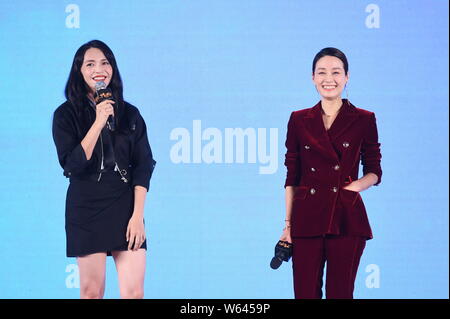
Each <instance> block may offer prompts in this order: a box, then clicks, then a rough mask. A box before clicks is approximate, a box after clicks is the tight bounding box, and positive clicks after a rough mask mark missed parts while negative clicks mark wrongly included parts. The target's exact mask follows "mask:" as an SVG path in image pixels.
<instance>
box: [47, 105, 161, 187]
mask: <svg viewBox="0 0 450 319" xmlns="http://www.w3.org/2000/svg"><path fill="white" fill-rule="evenodd" d="M115 114H116V115H117V116H116V121H117V122H116V127H117V128H116V130H115V131H114V132H110V131H109V130H108V129H107V128H106V125H105V127H104V128H103V130H102V132H101V135H100V136H99V138H98V140H97V144H96V145H95V148H94V151H93V153H92V157H91V158H90V159H89V160H87V158H86V154H85V152H84V150H83V148H82V146H81V141H82V140H83V138H84V137H85V136H86V134H87V132H88V130H89V129H90V128H91V126H92V124H93V123H94V120H95V117H96V115H95V109H94V107H92V106H90V105H86V106H85V107H81V108H80V107H77V106H73V105H72V104H71V103H70V102H68V101H66V102H65V103H63V104H61V105H60V106H59V107H58V108H57V109H56V110H55V112H54V113H53V127H52V131H53V140H54V142H55V145H56V151H57V153H58V160H59V163H60V164H61V167H62V168H63V169H64V173H63V174H64V176H66V177H68V178H80V179H91V180H92V179H95V180H100V179H101V174H102V173H103V172H105V171H108V170H113V169H114V167H115V163H117V166H118V169H119V171H120V174H121V175H122V177H123V178H122V180H123V181H124V182H127V183H131V185H132V186H133V187H134V186H135V185H140V186H143V187H145V188H146V189H147V191H148V189H149V184H150V178H151V176H152V173H153V170H154V168H155V164H156V162H155V160H154V159H153V155H152V150H151V148H150V144H149V142H148V138H147V128H146V125H145V121H144V119H143V118H142V116H141V114H140V113H139V110H138V109H137V108H136V107H135V106H133V105H131V104H129V103H127V102H124V104H123V105H122V106H119V110H117V111H116V113H115ZM108 143H110V144H109V145H112V146H111V147H109V145H108ZM108 148H109V152H108ZM108 160H109V161H112V163H113V166H111V165H106V167H105V165H103V166H104V168H103V169H102V168H101V166H102V162H103V163H105V162H108Z"/></svg>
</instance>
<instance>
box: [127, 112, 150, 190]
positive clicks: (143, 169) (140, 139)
mask: <svg viewBox="0 0 450 319" xmlns="http://www.w3.org/2000/svg"><path fill="white" fill-rule="evenodd" d="M135 138H136V140H135V144H134V148H133V152H132V157H131V165H132V166H133V183H132V184H133V187H134V186H136V185H139V186H143V187H145V188H146V189H147V192H148V190H149V186H150V179H151V177H152V174H153V170H154V169H155V165H156V161H155V160H154V159H153V154H152V149H151V148H150V143H149V142H148V137H147V126H146V125H145V121H144V119H143V118H142V116H141V114H140V113H138V115H137V120H136V135H135Z"/></svg>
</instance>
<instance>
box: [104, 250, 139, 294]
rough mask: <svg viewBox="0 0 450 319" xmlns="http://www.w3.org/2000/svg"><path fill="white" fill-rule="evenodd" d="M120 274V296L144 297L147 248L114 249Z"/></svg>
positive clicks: (113, 253)
mask: <svg viewBox="0 0 450 319" xmlns="http://www.w3.org/2000/svg"><path fill="white" fill-rule="evenodd" d="M112 255H113V257H114V261H115V263H116V269H117V273H118V276H119V287H120V297H121V298H123V299H142V298H144V277H145V261H146V250H145V249H143V248H141V249H138V250H137V251H132V250H126V251H113V252H112Z"/></svg>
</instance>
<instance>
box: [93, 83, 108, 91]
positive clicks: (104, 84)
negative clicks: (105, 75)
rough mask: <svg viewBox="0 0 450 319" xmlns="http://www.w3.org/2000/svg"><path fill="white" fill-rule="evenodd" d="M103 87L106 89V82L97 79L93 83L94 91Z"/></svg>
mask: <svg viewBox="0 0 450 319" xmlns="http://www.w3.org/2000/svg"><path fill="white" fill-rule="evenodd" d="M103 89H106V83H105V82H103V81H98V82H96V83H95V90H96V91H98V90H103Z"/></svg>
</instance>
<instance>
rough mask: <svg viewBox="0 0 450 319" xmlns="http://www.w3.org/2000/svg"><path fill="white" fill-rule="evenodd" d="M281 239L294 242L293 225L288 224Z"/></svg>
mask: <svg viewBox="0 0 450 319" xmlns="http://www.w3.org/2000/svg"><path fill="white" fill-rule="evenodd" d="M280 240H282V241H287V242H288V243H292V238H291V227H290V226H289V227H288V226H286V227H285V228H284V229H283V234H281V237H280Z"/></svg>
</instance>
